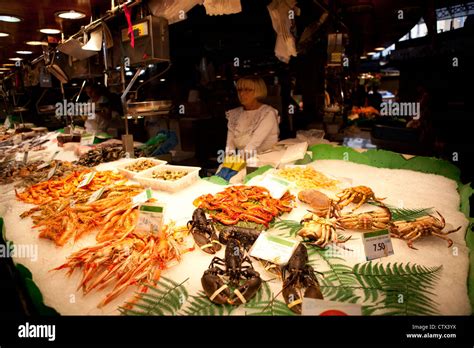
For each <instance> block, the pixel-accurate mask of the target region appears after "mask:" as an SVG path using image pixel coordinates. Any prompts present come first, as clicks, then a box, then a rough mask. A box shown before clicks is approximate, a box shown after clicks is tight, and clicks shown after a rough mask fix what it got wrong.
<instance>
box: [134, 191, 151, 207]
mask: <svg viewBox="0 0 474 348" xmlns="http://www.w3.org/2000/svg"><path fill="white" fill-rule="evenodd" d="M151 197H153V191H152V190H151V189H150V188H147V189H146V190H145V191H143V192H142V193H139V194H138V195H136V196H135V197H133V198H132V206H133V207H136V206H137V205H139V204H142V203H145V202H146V201H148V200H149V199H150V198H151Z"/></svg>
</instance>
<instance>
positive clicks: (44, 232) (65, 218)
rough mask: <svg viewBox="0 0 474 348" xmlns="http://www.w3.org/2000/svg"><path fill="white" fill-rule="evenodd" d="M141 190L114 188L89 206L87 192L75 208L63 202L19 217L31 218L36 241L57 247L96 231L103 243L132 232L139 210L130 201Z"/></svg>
mask: <svg viewBox="0 0 474 348" xmlns="http://www.w3.org/2000/svg"><path fill="white" fill-rule="evenodd" d="M142 190H143V189H142V188H141V187H140V186H127V185H119V186H113V187H110V188H108V189H106V190H104V193H103V194H102V196H101V198H100V199H98V200H96V201H95V202H92V203H88V199H89V197H90V192H84V193H82V194H79V195H77V196H75V198H76V199H75V201H74V204H71V200H70V199H68V198H62V199H59V200H54V201H53V202H51V203H50V204H47V205H44V204H43V205H40V206H39V207H35V208H33V209H30V210H29V211H26V212H24V213H23V214H22V215H21V217H22V218H25V217H28V216H31V217H32V220H33V228H38V229H39V232H40V233H39V237H40V238H47V239H51V240H52V241H54V242H55V243H56V245H58V246H63V245H64V244H65V243H66V242H68V241H69V240H70V239H72V238H74V240H78V239H79V238H80V237H81V236H82V235H83V234H85V233H88V232H90V231H94V230H96V229H99V231H98V233H97V235H96V240H97V241H99V242H102V241H105V240H109V239H113V238H119V237H121V236H123V235H125V234H127V233H128V232H130V231H132V230H134V228H135V225H136V223H137V219H138V208H136V207H135V208H134V207H133V206H132V201H131V198H132V197H133V196H135V195H137V194H138V193H140V192H141V191H142Z"/></svg>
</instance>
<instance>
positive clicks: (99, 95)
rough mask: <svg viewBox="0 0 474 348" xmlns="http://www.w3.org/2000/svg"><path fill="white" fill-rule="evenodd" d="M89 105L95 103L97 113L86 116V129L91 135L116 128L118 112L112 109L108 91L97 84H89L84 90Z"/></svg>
mask: <svg viewBox="0 0 474 348" xmlns="http://www.w3.org/2000/svg"><path fill="white" fill-rule="evenodd" d="M84 90H85V92H86V94H87V96H88V97H89V103H94V106H95V113H94V114H93V115H89V116H85V122H84V127H85V129H86V131H87V132H89V133H100V132H107V130H108V129H109V128H112V127H114V126H116V124H117V122H118V112H117V111H115V110H113V109H112V108H111V102H110V99H109V98H108V96H107V94H108V93H107V91H106V90H104V89H103V88H101V87H100V86H98V85H96V84H89V85H87V86H86V87H85V88H84Z"/></svg>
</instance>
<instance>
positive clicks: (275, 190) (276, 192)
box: [259, 175, 292, 199]
mask: <svg viewBox="0 0 474 348" xmlns="http://www.w3.org/2000/svg"><path fill="white" fill-rule="evenodd" d="M259 185H261V186H263V187H265V188H267V189H268V191H270V194H271V195H272V197H273V198H276V199H280V198H281V197H282V196H283V195H284V194H285V192H286V191H288V190H289V188H290V186H291V185H292V183H291V182H290V181H288V180H285V179H282V178H279V177H277V176H274V175H267V176H265V177H264V178H263V180H262V181H261V182H260V184H259Z"/></svg>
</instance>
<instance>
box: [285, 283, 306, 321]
mask: <svg viewBox="0 0 474 348" xmlns="http://www.w3.org/2000/svg"><path fill="white" fill-rule="evenodd" d="M298 292H299V291H298V289H297V288H296V286H295V284H291V282H289V281H285V282H284V283H283V291H282V294H283V298H284V299H285V302H286V304H287V305H288V308H289V309H290V310H291V311H292V312H293V313H296V314H301V310H302V303H303V300H302V299H301V298H300V295H299V293H298Z"/></svg>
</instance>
